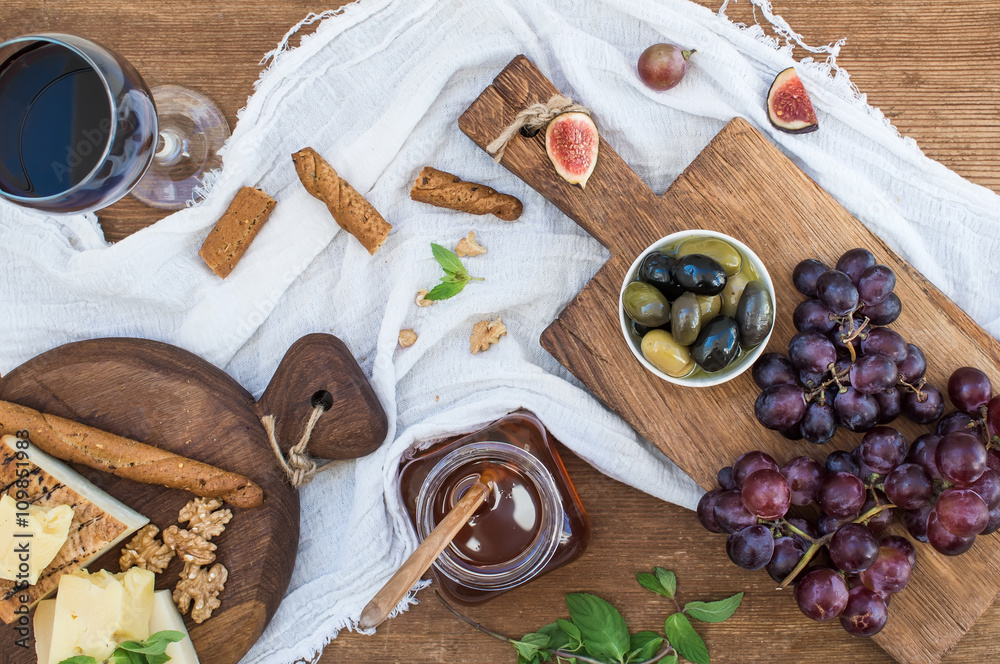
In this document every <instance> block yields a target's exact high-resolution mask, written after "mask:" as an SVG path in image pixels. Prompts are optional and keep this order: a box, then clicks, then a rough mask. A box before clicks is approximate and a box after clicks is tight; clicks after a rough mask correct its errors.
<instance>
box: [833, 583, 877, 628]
mask: <svg viewBox="0 0 1000 664" xmlns="http://www.w3.org/2000/svg"><path fill="white" fill-rule="evenodd" d="M888 619H889V610H888V608H887V607H886V603H885V599H883V598H882V596H881V595H879V594H878V593H876V592H874V591H872V590H869V589H868V588H866V587H865V586H857V587H855V588H851V589H850V590H849V591H848V593H847V605H846V606H845V607H844V610H843V612H842V613H841V614H840V626H841V627H843V628H844V630H845V631H846V632H847V633H848V634H852V635H854V636H872V635H875V634H878V633H879V632H881V631H882V628H883V627H885V621H886V620H888Z"/></svg>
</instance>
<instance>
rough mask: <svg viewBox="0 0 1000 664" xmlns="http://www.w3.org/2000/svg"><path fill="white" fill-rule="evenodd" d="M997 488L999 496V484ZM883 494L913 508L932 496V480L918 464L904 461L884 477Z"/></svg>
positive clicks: (902, 506) (905, 507) (896, 504)
mask: <svg viewBox="0 0 1000 664" xmlns="http://www.w3.org/2000/svg"><path fill="white" fill-rule="evenodd" d="M997 489H998V493H997V497H998V498H1000V485H997ZM885 495H886V497H888V498H889V500H891V501H892V504H893V505H895V506H897V507H900V508H902V509H904V510H915V509H917V508H918V507H923V506H924V505H926V504H927V503H928V502H930V500H931V498H933V497H934V482H933V480H931V477H930V475H928V474H927V471H926V470H924V468H923V466H921V465H920V464H916V463H904V464H901V465H899V466H896V467H895V468H893V469H892V472H890V473H889V475H888V476H887V477H886V478H885Z"/></svg>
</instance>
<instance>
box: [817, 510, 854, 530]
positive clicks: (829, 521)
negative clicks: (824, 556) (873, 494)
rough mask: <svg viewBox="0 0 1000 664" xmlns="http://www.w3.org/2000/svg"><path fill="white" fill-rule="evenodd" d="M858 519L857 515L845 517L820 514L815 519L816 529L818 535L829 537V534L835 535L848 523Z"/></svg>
mask: <svg viewBox="0 0 1000 664" xmlns="http://www.w3.org/2000/svg"><path fill="white" fill-rule="evenodd" d="M856 518H858V513H857V512H854V513H853V514H848V515H847V516H830V515H829V514H827V513H826V512H820V513H819V516H817V517H816V527H817V529H818V530H819V534H820V535H829V534H830V533H835V532H837V530H838V529H839V528H840V527H841V526H843V525H844V524H847V523H850V522H851V521H854V520H855V519H856Z"/></svg>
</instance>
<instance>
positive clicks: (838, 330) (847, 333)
mask: <svg viewBox="0 0 1000 664" xmlns="http://www.w3.org/2000/svg"><path fill="white" fill-rule="evenodd" d="M852 320H853V323H851V324H847V323H838V324H837V327H835V328H833V331H832V332H828V333H827V335H826V336H827V338H828V339H829V340H830V341H832V342H833V346H834V348H836V349H837V352H838V353H840V354H841V355H846V356H849V355H850V352H851V351H850V348H853V349H854V350H855V354H857V348H858V343H859V340H860V339H863V338H864V337H865V336H866V335H867V334H868V330H867V328H866V329H865V331H863V332H858V329H859V328H860V327H861V323H863V322H864V321H860V320H858V319H857V318H854V319H852ZM848 337H850V338H851V339H852V340H851V341H845V340H846V339H847V338H848ZM851 364H853V362H852V363H851Z"/></svg>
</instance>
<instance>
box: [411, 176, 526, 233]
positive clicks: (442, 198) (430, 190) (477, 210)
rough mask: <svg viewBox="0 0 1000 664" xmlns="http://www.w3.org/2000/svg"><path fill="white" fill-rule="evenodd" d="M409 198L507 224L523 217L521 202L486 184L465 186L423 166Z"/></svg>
mask: <svg viewBox="0 0 1000 664" xmlns="http://www.w3.org/2000/svg"><path fill="white" fill-rule="evenodd" d="M410 198H412V199H413V200H415V201H418V202H420V203H429V204H430V205H436V206H437V207H443V208H448V209H449V210H458V211H460V212H468V213H470V214H492V215H495V216H497V217H499V218H500V219H503V220H504V221H514V220H516V219H517V218H518V217H520V216H521V211H522V210H523V206H522V205H521V201H519V200H518V199H516V198H514V197H513V196H510V195H508V194H501V193H500V192H498V191H496V190H495V189H492V188H490V187H487V186H486V185H484V184H476V183H475V182H466V181H465V180H462V179H461V178H460V177H458V176H457V175H452V174H451V173H445V172H444V171H439V170H438V169H436V168H432V167H430V166H424V167H423V168H422V169H421V170H420V175H418V176H417V180H416V182H414V183H413V188H412V189H410Z"/></svg>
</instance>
